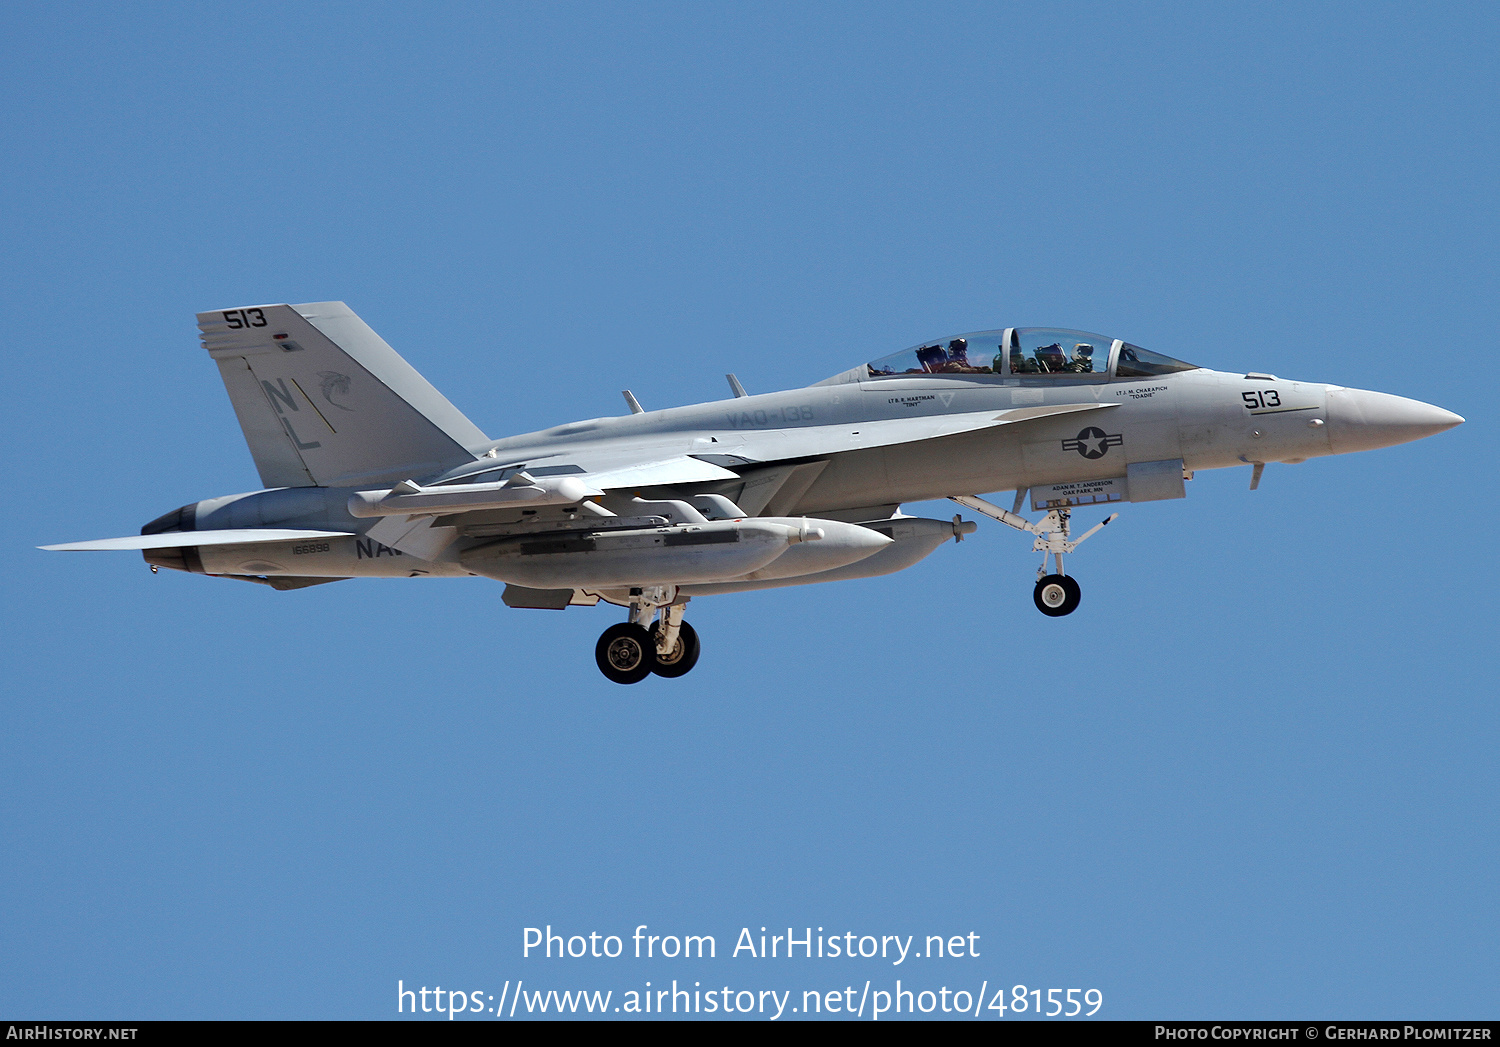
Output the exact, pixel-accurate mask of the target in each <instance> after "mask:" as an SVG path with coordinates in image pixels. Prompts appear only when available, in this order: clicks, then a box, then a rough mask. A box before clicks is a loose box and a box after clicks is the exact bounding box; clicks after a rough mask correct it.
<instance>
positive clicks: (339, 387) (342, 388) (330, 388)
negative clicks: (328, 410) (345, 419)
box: [318, 371, 354, 411]
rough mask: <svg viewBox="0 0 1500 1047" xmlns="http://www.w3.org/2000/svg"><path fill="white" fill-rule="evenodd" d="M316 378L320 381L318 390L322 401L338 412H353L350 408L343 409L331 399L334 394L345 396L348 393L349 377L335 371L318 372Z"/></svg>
mask: <svg viewBox="0 0 1500 1047" xmlns="http://www.w3.org/2000/svg"><path fill="white" fill-rule="evenodd" d="M318 378H319V379H320V380H321V381H320V383H319V386H318V388H319V389H320V390H321V391H322V393H323V399H325V400H327V401H328V402H329V403H331V404H332V405H333V406H334V407H337V408H338V409H339V410H340V411H353V410H354V408H352V407H345V406H344V405H343V404H341V403H339V402H338V401H337V400H335V399H334V398H333V394H334V393H338V394H339V395H340V396H347V395H348V393H349V381H350V379H349V376H348V375H346V374H339V373H338V372H337V371H319V372H318Z"/></svg>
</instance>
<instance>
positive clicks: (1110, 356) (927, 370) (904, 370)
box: [866, 327, 1197, 378]
mask: <svg viewBox="0 0 1500 1047" xmlns="http://www.w3.org/2000/svg"><path fill="white" fill-rule="evenodd" d="M866 366H867V367H868V368H869V371H870V377H872V378H882V377H891V376H895V375H917V374H929V375H960V374H980V375H983V374H990V375H994V374H1008V375H1034V376H1038V377H1047V376H1077V375H1112V376H1113V377H1115V378H1151V377H1153V376H1155V375H1162V374H1171V373H1172V372H1174V371H1191V370H1194V369H1195V368H1196V367H1197V365H1196V364H1189V363H1183V362H1182V361H1181V360H1174V359H1172V358H1171V357H1170V356H1163V355H1162V354H1161V353H1153V352H1151V351H1150V350H1148V349H1142V348H1141V347H1140V346H1138V345H1131V344H1130V343H1128V342H1122V341H1120V340H1119V339H1116V338H1109V337H1107V336H1105V335H1102V334H1090V333H1089V332H1088V331H1070V330H1067V329H1065V328H1060V327H1011V328H1007V329H1006V330H1003V331H976V332H974V333H972V334H961V335H958V336H956V337H953V338H940V339H938V340H937V341H933V342H924V343H922V344H921V345H914V346H912V347H911V348H910V349H903V350H902V351H901V352H899V353H892V354H891V355H890V356H883V357H881V358H880V359H879V360H876V361H874V362H872V363H870V364H867V365H866Z"/></svg>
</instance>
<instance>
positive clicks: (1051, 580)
mask: <svg viewBox="0 0 1500 1047" xmlns="http://www.w3.org/2000/svg"><path fill="white" fill-rule="evenodd" d="M1024 495H1025V491H1024V490H1022V491H1017V492H1016V507H1015V509H1014V510H1013V511H1011V512H1006V511H1005V510H1004V509H1002V508H1000V507H999V506H998V505H995V504H993V503H991V502H987V501H985V500H984V499H983V498H976V497H974V496H973V495H958V496H955V497H954V498H953V501H955V502H957V503H958V504H959V505H964V506H968V507H969V508H970V509H973V510H974V511H975V512H977V513H983V514H984V515H985V516H988V517H989V518H990V519H992V520H998V521H1000V522H1001V523H1003V524H1005V525H1006V526H1008V527H1014V528H1015V529H1016V530H1018V531H1029V532H1030V533H1031V534H1034V535H1036V541H1034V542H1032V543H1031V551H1032V552H1036V553H1041V554H1042V566H1040V567H1038V568H1037V572H1036V578H1037V582H1036V588H1035V589H1034V590H1032V593H1031V598H1032V600H1033V601H1034V602H1035V603H1036V609H1037V610H1038V611H1041V612H1042V613H1043V614H1045V615H1046V616H1047V617H1049V618H1061V617H1062V616H1063V615H1067V614H1072V613H1073V612H1074V611H1076V610H1077V609H1078V602H1079V600H1080V599H1081V598H1082V592H1081V591H1080V590H1079V588H1078V583H1077V582H1075V581H1074V580H1073V579H1072V578H1070V577H1068V575H1067V574H1065V573H1064V572H1063V554H1064V553H1071V552H1072V551H1073V550H1075V549H1077V548H1078V547H1079V546H1080V545H1082V544H1083V543H1084V542H1086V541H1088V540H1089V539H1090V538H1092V537H1093V536H1094V535H1095V534H1097V533H1098V532H1099V531H1100V530H1101V529H1102V528H1103V527H1104V526H1105V524H1108V523H1110V522H1111V521H1113V520H1114V519H1115V518H1116V517H1117V516H1119V515H1120V514H1119V513H1110V514H1109V516H1108V517H1106V518H1105V520H1104V523H1098V524H1095V525H1094V526H1093V527H1091V528H1089V529H1088V530H1087V531H1085V532H1084V533H1083V534H1082V535H1080V536H1079V537H1077V538H1071V537H1070V536H1069V521H1070V518H1071V516H1072V511H1071V510H1069V509H1053V510H1051V511H1049V512H1048V513H1047V515H1046V516H1044V517H1043V518H1042V519H1041V521H1040V522H1038V523H1032V522H1031V521H1030V520H1028V519H1026V517H1024V516H1022V515H1020V512H1021V503H1022V500H1023V496H1024ZM1049 556H1050V557H1052V558H1053V560H1054V561H1055V562H1056V565H1057V569H1056V571H1055V572H1054V573H1052V574H1048V573H1047V557H1049Z"/></svg>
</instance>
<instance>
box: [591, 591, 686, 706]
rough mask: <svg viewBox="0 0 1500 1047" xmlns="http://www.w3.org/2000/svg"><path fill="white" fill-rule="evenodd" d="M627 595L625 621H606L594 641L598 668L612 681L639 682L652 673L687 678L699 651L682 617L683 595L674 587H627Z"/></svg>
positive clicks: (684, 604)
mask: <svg viewBox="0 0 1500 1047" xmlns="http://www.w3.org/2000/svg"><path fill="white" fill-rule="evenodd" d="M632 596H634V597H635V600H634V602H632V603H631V605H630V621H628V622H621V623H620V624H619V625H611V626H610V627H609V628H608V629H606V630H604V634H603V635H602V636H600V637H599V642H598V643H597V644H595V645H594V661H595V662H597V663H598V665H599V671H600V672H601V673H603V674H604V676H605V678H606V679H608V680H612V681H613V682H615V683H640V682H641V681H642V680H644V679H645V678H646V677H648V676H650V675H651V674H652V673H655V674H656V675H657V676H664V677H668V678H676V677H678V676H686V675H687V673H688V672H689V671H690V670H691V669H692V668H693V666H695V665H697V664H698V653H699V650H700V648H699V644H698V633H697V631H696V630H695V629H694V628H693V627H692V626H691V625H689V624H688V623H687V622H685V621H683V620H682V614H683V611H684V610H685V609H686V604H687V597H682V598H680V599H679V598H678V596H677V589H676V587H675V586H650V587H647V588H643V589H641V590H640V591H639V593H636V591H635V590H632ZM658 609H659V610H660V611H661V617H660V618H657V611H658ZM652 619H656V621H655V622H653V621H652ZM648 627H649V628H648Z"/></svg>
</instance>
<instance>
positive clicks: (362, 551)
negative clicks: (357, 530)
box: [354, 538, 402, 560]
mask: <svg viewBox="0 0 1500 1047" xmlns="http://www.w3.org/2000/svg"><path fill="white" fill-rule="evenodd" d="M354 549H355V553H354V558H355V559H356V560H363V559H364V558H365V557H367V556H368V557H369V558H370V559H372V560H373V559H375V558H376V557H377V556H400V555H402V554H401V550H400V549H392V548H391V547H390V546H388V545H381V544H380V543H379V542H377V541H375V539H373V538H356V539H355V540H354Z"/></svg>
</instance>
